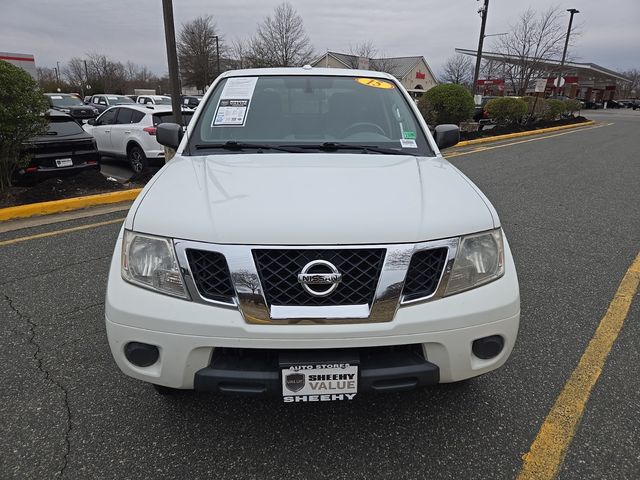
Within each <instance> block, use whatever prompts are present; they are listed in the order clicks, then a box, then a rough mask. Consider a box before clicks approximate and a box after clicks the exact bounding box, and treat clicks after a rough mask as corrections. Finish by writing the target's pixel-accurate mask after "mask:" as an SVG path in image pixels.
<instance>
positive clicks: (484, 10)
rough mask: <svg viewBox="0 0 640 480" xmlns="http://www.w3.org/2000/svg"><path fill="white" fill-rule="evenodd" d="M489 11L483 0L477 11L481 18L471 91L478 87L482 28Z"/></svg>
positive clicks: (486, 1)
mask: <svg viewBox="0 0 640 480" xmlns="http://www.w3.org/2000/svg"><path fill="white" fill-rule="evenodd" d="M488 12H489V0H484V4H483V5H482V6H481V7H480V9H478V13H479V14H480V17H481V18H482V23H481V24H480V39H479V40H478V51H477V52H476V69H475V71H474V73H473V93H474V94H475V93H476V89H477V88H478V77H479V75H480V62H481V61H482V44H483V43H484V37H485V35H484V29H485V27H486V26H487V13H488Z"/></svg>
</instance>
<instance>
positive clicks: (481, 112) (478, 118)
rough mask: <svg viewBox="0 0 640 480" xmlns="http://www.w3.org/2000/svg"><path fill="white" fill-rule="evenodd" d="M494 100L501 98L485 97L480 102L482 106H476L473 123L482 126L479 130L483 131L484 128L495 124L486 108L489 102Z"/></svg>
mask: <svg viewBox="0 0 640 480" xmlns="http://www.w3.org/2000/svg"><path fill="white" fill-rule="evenodd" d="M494 98H499V97H496V96H491V95H485V96H484V97H482V101H481V102H480V105H476V107H475V110H474V112H473V121H474V122H477V123H479V124H480V127H479V130H482V127H484V126H485V125H490V124H491V123H493V122H492V121H491V118H489V113H488V112H487V108H486V107H487V102H489V100H492V99H494Z"/></svg>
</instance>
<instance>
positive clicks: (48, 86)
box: [37, 67, 61, 92]
mask: <svg viewBox="0 0 640 480" xmlns="http://www.w3.org/2000/svg"><path fill="white" fill-rule="evenodd" d="M37 77H38V85H40V88H41V89H42V91H43V92H55V91H56V89H57V88H58V87H61V85H59V84H58V79H57V78H56V72H55V70H54V69H53V68H41V67H38V68H37Z"/></svg>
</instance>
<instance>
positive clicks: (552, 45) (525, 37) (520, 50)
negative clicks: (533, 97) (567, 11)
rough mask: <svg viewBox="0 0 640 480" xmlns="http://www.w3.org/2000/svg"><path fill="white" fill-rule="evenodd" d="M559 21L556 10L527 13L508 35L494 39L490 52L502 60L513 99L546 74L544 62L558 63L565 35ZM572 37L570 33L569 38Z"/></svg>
mask: <svg viewBox="0 0 640 480" xmlns="http://www.w3.org/2000/svg"><path fill="white" fill-rule="evenodd" d="M562 19H563V17H562V11H561V10H560V9H559V8H557V7H556V8H550V9H548V10H546V11H543V12H540V13H537V12H536V11H534V10H532V9H527V10H525V11H524V12H523V13H522V14H521V15H520V18H519V19H518V21H517V23H516V24H515V25H512V26H511V32H510V33H509V35H505V36H501V37H497V38H498V39H497V40H496V41H495V44H494V45H495V47H494V49H495V50H496V52H498V53H499V54H500V55H501V56H502V57H503V59H504V73H505V77H506V81H507V82H508V83H509V84H510V85H511V88H512V89H513V91H514V92H515V93H516V94H517V95H524V94H525V92H526V90H527V87H528V86H529V82H530V81H531V80H533V79H534V78H536V77H538V76H540V75H542V74H544V73H546V71H547V70H548V69H545V68H544V66H543V63H544V62H546V61H549V60H560V58H561V56H562V49H563V47H564V41H565V35H566V29H565V26H564V22H563V21H562ZM574 30H575V29H574ZM576 34H577V32H573V31H572V34H571V36H572V38H575V36H576Z"/></svg>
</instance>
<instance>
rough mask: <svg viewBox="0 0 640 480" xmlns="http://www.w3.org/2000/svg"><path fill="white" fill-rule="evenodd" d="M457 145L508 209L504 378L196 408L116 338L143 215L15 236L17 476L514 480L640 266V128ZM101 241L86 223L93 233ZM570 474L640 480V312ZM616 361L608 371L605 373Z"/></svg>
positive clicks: (7, 460)
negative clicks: (131, 362) (133, 239)
mask: <svg viewBox="0 0 640 480" xmlns="http://www.w3.org/2000/svg"><path fill="white" fill-rule="evenodd" d="M589 117H591V118H593V119H594V120H596V121H597V122H598V124H597V125H595V126H593V127H585V128H582V129H580V130H568V131H563V132H557V133H555V134H549V135H546V136H543V137H527V138H523V139H514V140H511V141H504V142H500V143H495V144H493V143H492V144H483V146H475V147H465V148H460V149H451V150H450V151H449V152H447V155H448V156H450V158H451V161H452V163H454V164H455V165H456V166H457V167H459V168H460V169H461V170H462V171H463V172H464V173H465V174H467V175H468V176H469V177H470V178H471V179H472V180H473V181H474V182H476V184H477V185H478V186H479V187H480V188H481V189H482V190H483V191H484V192H485V194H486V195H487V196H488V197H489V199H490V200H491V201H492V202H493V204H494V205H495V207H496V208H497V210H498V212H499V213H500V216H501V220H502V224H503V227H504V229H505V232H506V234H507V236H508V238H509V242H510V244H511V248H512V251H513V254H514V257H515V261H516V266H517V269H518V274H519V279H520V288H521V296H522V319H521V330H520V335H519V339H518V343H517V345H516V348H515V350H514V352H513V355H512V357H511V359H510V360H509V362H508V363H507V364H506V366H505V367H503V368H502V369H499V370H497V371H495V372H492V373H490V374H487V375H485V376H482V377H479V378H476V379H473V380H470V381H468V382H465V383H461V384H452V385H440V386H437V387H432V388H428V389H426V390H421V391H416V392H411V393H406V394H391V395H386V396H368V397H362V398H359V399H358V400H357V401H354V402H353V403H330V404H295V405H288V404H283V403H281V402H280V401H278V399H272V400H262V399H254V398H232V397H218V396H211V395H205V394H195V393H185V394H182V395H179V396H176V397H162V396H159V395H157V394H156V393H155V391H154V390H153V388H151V387H150V386H149V385H146V384H143V383H141V382H138V381H136V380H133V379H130V378H128V377H125V376H124V375H122V374H121V373H120V372H119V370H118V369H117V367H116V365H115V363H114V362H113V360H112V358H111V354H110V352H109V349H108V345H107V340H106V336H105V331H104V326H103V313H104V311H103V310H104V305H103V300H104V292H105V283H106V278H107V267H108V262H109V259H110V257H111V254H112V249H113V244H114V241H115V237H116V234H117V232H118V230H119V228H120V225H121V221H120V219H121V218H123V217H124V215H125V212H113V213H110V214H106V215H100V216H94V217H86V218H81V219H76V220H70V221H66V222H61V223H55V224H48V225H43V226H36V227H30V228H25V229H20V230H13V231H8V232H5V233H0V271H2V274H3V275H2V278H0V292H1V293H0V319H2V329H0V362H1V363H2V365H3V368H2V376H3V378H2V384H3V388H2V391H1V393H0V425H2V432H3V433H2V435H0V477H2V478H16V479H18V478H19V479H24V478H32V479H35V478H61V477H62V478H69V479H71V478H73V479H76V478H77V479H87V478H118V479H120V478H176V477H180V478H189V479H191V478H227V479H232V478H274V479H280V478H313V479H315V478H331V479H339V478H345V479H360V478H362V479H373V478H391V477H393V478H396V479H400V478H402V479H416V478H425V479H426V478H429V479H436V478H437V479H440V478H442V479H472V478H473V479H475V478H478V479H494V478H495V479H506V478H515V477H516V476H517V475H518V472H520V469H521V467H522V456H523V455H524V454H525V453H527V452H528V451H529V449H530V447H531V444H532V442H533V441H534V439H536V438H537V436H538V432H539V430H540V427H541V425H542V424H543V422H544V421H545V418H546V417H547V415H548V414H549V412H550V410H551V409H552V407H553V405H554V402H555V401H556V399H557V397H558V395H559V394H560V393H561V392H562V391H563V388H564V386H565V384H566V383H567V380H568V379H569V377H570V375H571V373H572V372H573V371H574V369H575V368H576V366H577V365H578V362H579V360H580V358H581V356H582V355H583V352H584V351H585V348H586V347H587V345H588V344H589V342H590V341H591V339H592V337H593V336H594V332H595V331H596V328H597V326H598V324H599V323H600V321H601V319H602V318H603V316H604V315H605V313H606V312H607V308H608V306H609V304H610V302H611V301H612V299H613V298H614V295H615V294H616V291H617V289H618V287H619V284H620V282H621V280H622V279H623V277H624V276H625V273H626V272H627V271H628V269H629V267H630V265H631V264H632V263H633V262H634V259H635V257H636V256H637V255H638V253H639V251H640V201H639V198H640V186H639V180H640V136H639V135H638V132H640V114H638V112H632V111H627V110H623V111H606V112H594V113H593V114H592V113H591V112H589ZM85 227H86V228H85ZM625 318H626V320H625V321H624V324H623V326H622V329H621V331H620V334H619V336H616V338H615V342H614V344H613V349H612V350H611V353H610V355H609V357H608V358H607V361H606V363H605V364H604V367H603V368H602V372H601V375H600V378H599V380H598V382H597V384H596V385H595V388H594V389H593V391H592V392H591V395H590V397H589V398H588V402H587V403H586V406H585V410H584V416H583V418H582V422H581V424H580V425H579V427H578V429H577V431H576V432H575V436H574V437H573V438H567V436H564V437H563V438H556V439H555V441H557V442H558V443H559V444H565V445H567V446H568V451H567V454H566V458H565V461H564V464H563V466H562V468H561V470H560V472H559V478H561V479H592V478H593V479H602V478H606V479H636V478H640V421H639V420H638V418H640V367H639V365H640V301H639V295H638V293H637V291H635V292H634V293H633V298H632V299H631V308H630V310H629V312H628V314H626V316H625ZM596 367H597V366H594V368H596Z"/></svg>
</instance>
